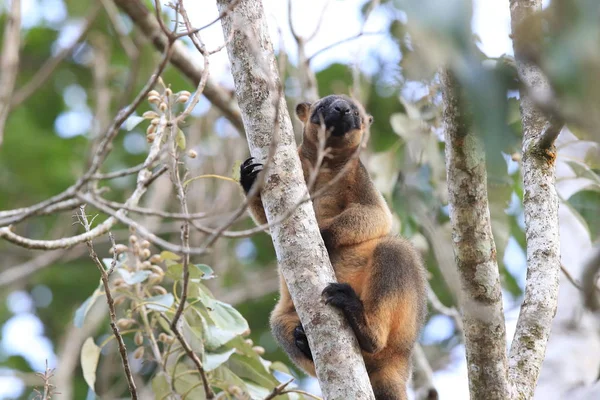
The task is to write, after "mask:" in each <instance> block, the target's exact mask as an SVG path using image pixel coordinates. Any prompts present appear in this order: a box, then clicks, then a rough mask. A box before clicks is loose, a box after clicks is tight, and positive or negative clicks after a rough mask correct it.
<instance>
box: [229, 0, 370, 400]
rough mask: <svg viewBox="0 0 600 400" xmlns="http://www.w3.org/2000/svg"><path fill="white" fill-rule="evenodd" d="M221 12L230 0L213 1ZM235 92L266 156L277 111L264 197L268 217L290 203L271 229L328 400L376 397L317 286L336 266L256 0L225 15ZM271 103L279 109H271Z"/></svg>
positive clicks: (352, 341)
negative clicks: (317, 215)
mask: <svg viewBox="0 0 600 400" xmlns="http://www.w3.org/2000/svg"><path fill="white" fill-rule="evenodd" d="M217 5H218V7H219V11H220V12H222V11H224V10H226V9H227V7H228V5H229V1H227V0H218V1H217ZM221 22H222V26H223V31H224V36H225V37H230V33H231V32H232V31H233V36H232V40H231V41H230V42H229V43H228V44H227V52H228V54H229V59H230V61H231V67H232V74H233V79H234V83H235V91H236V97H237V99H238V103H239V106H240V110H241V113H242V119H243V122H244V127H245V130H246V133H247V138H248V143H249V145H250V150H251V153H252V155H253V156H254V157H255V158H256V159H257V160H259V161H263V162H264V161H265V160H266V158H267V154H268V152H269V146H270V145H271V141H272V140H273V135H274V132H273V130H274V129H273V128H274V126H275V124H274V121H275V117H276V116H278V118H279V123H278V126H279V128H280V131H279V132H277V135H278V136H279V140H278V142H277V148H276V150H275V152H274V156H273V158H272V160H271V163H270V165H269V167H268V168H267V174H266V176H265V185H264V187H263V190H262V191H261V198H262V201H263V205H264V208H265V213H266V216H267V220H268V221H269V222H272V221H275V220H277V219H278V218H279V217H280V216H281V215H283V214H285V213H287V212H288V211H289V210H290V209H292V208H293V207H297V208H296V210H295V212H294V213H293V214H292V215H291V216H290V217H289V218H288V219H286V220H285V221H283V222H281V223H279V224H275V225H273V227H272V228H271V236H272V239H273V244H274V247H275V252H276V254H277V261H278V264H279V268H280V273H282V274H283V277H284V279H285V281H286V284H287V286H288V289H289V291H290V294H291V296H292V299H293V301H294V304H295V306H296V310H297V312H298V315H299V316H300V319H301V321H302V324H303V326H304V329H305V331H306V334H307V336H308V340H309V344H310V347H311V350H312V354H313V358H314V360H315V365H316V371H317V377H318V379H319V382H320V385H321V391H322V392H323V395H324V397H325V398H326V399H331V400H333V399H339V400H342V399H373V398H374V396H373V391H372V389H371V386H370V382H369V378H368V375H367V372H366V369H365V365H364V361H363V359H362V356H361V353H360V350H359V347H358V343H357V341H356V338H355V337H354V334H353V332H352V330H351V329H350V328H349V326H348V325H347V323H346V322H345V320H344V319H343V317H342V315H341V314H340V313H339V312H337V311H336V310H334V309H333V308H332V307H328V306H326V305H325V304H324V302H323V301H322V298H321V292H322V290H323V289H324V288H325V286H326V285H327V284H328V283H330V282H335V275H334V273H333V268H332V267H331V263H330V261H329V258H328V255H327V251H326V249H325V246H324V244H323V240H322V239H321V235H320V232H319V227H318V225H317V221H316V218H315V214H314V210H313V208H312V204H311V203H310V202H304V203H302V204H301V205H300V206H297V204H298V203H300V201H301V200H302V199H303V198H304V197H305V196H306V193H307V189H306V184H305V182H304V177H303V173H302V169H301V167H300V160H299V158H298V155H297V151H296V143H295V140H294V135H293V131H292V124H291V121H290V118H289V115H288V111H287V106H286V102H285V98H284V97H283V96H280V95H279V94H278V93H277V92H278V89H279V87H280V82H279V75H278V72H277V67H276V63H275V56H274V54H273V46H272V43H271V40H270V38H269V36H268V30H267V26H266V20H265V16H264V11H263V7H262V3H261V1H260V0H241V1H240V2H239V3H238V4H237V5H236V6H235V8H234V10H233V12H231V13H228V14H227V15H226V16H224V17H223V18H222V21H221ZM276 103H278V105H277V106H278V107H279V111H278V112H276V108H275V107H276Z"/></svg>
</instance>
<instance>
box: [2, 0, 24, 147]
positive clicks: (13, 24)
mask: <svg viewBox="0 0 600 400" xmlns="http://www.w3.org/2000/svg"><path fill="white" fill-rule="evenodd" d="M20 47H21V0H12V1H11V7H10V11H9V13H8V16H7V19H6V22H5V26H4V41H3V43H2V54H0V146H2V140H3V138H4V128H5V125H6V119H7V118H8V113H9V112H10V103H11V100H12V99H11V98H12V95H13V90H14V88H15V82H16V80H17V74H18V72H19V49H20Z"/></svg>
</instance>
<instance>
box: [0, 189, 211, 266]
mask: <svg viewBox="0 0 600 400" xmlns="http://www.w3.org/2000/svg"><path fill="white" fill-rule="evenodd" d="M78 196H79V198H80V199H81V200H82V201H84V202H86V203H88V204H91V205H92V206H94V207H96V208H97V209H98V210H100V211H102V212H103V213H106V214H108V215H110V216H111V217H110V218H109V219H107V220H106V221H109V220H112V221H113V223H114V220H115V219H116V220H118V221H120V222H121V223H123V224H125V225H128V226H131V227H133V228H135V230H136V232H137V233H138V234H139V235H140V236H141V237H143V238H145V239H147V240H148V241H150V242H152V243H154V244H156V245H157V246H160V247H163V248H164V249H165V250H169V251H172V252H174V253H182V254H185V253H189V254H194V255H202V254H206V252H207V250H206V249H205V248H204V247H202V248H193V247H191V248H189V249H185V248H184V247H183V246H178V245H175V244H173V243H171V242H167V241H166V240H164V239H161V238H160V237H158V236H156V235H155V234H153V233H152V232H150V231H149V230H148V229H146V228H145V227H144V226H142V225H141V224H139V223H137V222H136V221H134V220H132V219H131V218H129V217H127V216H125V209H124V208H122V209H120V210H117V211H115V210H113V209H111V208H110V207H108V206H105V205H104V204H102V203H100V202H99V201H97V200H96V199H95V198H94V197H92V196H91V195H89V194H87V193H86V194H79V195H78ZM106 221H105V222H106ZM105 222H104V223H105ZM96 228H97V227H96ZM96 228H94V229H96ZM1 235H2V229H0V237H1Z"/></svg>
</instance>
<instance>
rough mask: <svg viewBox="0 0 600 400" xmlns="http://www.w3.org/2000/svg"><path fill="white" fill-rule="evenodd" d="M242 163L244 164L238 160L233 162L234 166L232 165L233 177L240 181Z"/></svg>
mask: <svg viewBox="0 0 600 400" xmlns="http://www.w3.org/2000/svg"><path fill="white" fill-rule="evenodd" d="M240 165H242V162H241V161H236V162H234V163H233V166H232V167H231V179H233V180H234V181H238V182H239V180H240Z"/></svg>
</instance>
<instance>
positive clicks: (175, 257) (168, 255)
mask: <svg viewBox="0 0 600 400" xmlns="http://www.w3.org/2000/svg"><path fill="white" fill-rule="evenodd" d="M160 258H162V259H163V260H173V261H177V260H179V259H181V257H180V256H178V255H177V254H175V253H171V252H170V251H162V252H161V253H160Z"/></svg>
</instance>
